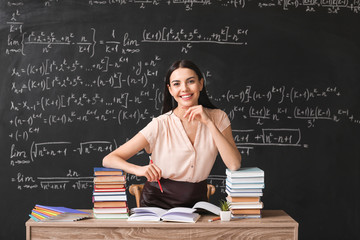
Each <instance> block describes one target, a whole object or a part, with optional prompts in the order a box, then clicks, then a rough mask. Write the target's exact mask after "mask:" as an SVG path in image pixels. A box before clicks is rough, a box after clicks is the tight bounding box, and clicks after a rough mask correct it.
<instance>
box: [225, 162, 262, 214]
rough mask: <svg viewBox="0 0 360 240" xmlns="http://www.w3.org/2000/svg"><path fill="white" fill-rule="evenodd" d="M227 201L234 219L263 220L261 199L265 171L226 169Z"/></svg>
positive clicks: (256, 169) (250, 168)
mask: <svg viewBox="0 0 360 240" xmlns="http://www.w3.org/2000/svg"><path fill="white" fill-rule="evenodd" d="M226 176H227V177H226V190H225V192H226V193H227V195H228V196H227V197H226V199H227V201H228V202H229V203H230V205H231V206H230V209H231V213H232V217H233V218H261V209H262V208H263V203H262V202H261V200H260V197H261V196H262V195H263V192H262V190H263V189H264V187H265V181H264V171H263V170H261V169H260V168H257V167H247V168H245V167H244V168H241V169H239V170H237V171H230V170H229V169H226Z"/></svg>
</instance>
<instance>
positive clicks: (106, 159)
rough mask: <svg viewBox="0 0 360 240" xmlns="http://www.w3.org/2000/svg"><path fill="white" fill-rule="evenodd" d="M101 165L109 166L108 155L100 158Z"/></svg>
mask: <svg viewBox="0 0 360 240" xmlns="http://www.w3.org/2000/svg"><path fill="white" fill-rule="evenodd" d="M102 165H103V167H106V168H111V160H110V158H109V155H106V156H105V157H104V158H103V160H102Z"/></svg>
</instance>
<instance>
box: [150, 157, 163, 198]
mask: <svg viewBox="0 0 360 240" xmlns="http://www.w3.org/2000/svg"><path fill="white" fill-rule="evenodd" d="M149 158H150V157H149ZM150 163H151V164H154V162H153V160H152V159H151V158H150ZM157 182H158V184H159V187H160V191H161V193H163V192H164V191H163V189H162V187H161V184H160V181H159V180H157Z"/></svg>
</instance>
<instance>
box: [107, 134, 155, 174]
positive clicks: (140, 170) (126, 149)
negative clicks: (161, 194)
mask: <svg viewBox="0 0 360 240" xmlns="http://www.w3.org/2000/svg"><path fill="white" fill-rule="evenodd" d="M148 145H149V143H148V141H147V140H146V138H145V137H144V136H143V135H142V134H141V133H138V134H136V135H135V136H134V137H133V138H132V139H130V140H129V141H127V142H126V143H124V144H123V145H121V146H120V147H119V148H117V149H116V150H114V151H113V152H111V153H109V154H108V155H107V156H105V157H104V159H103V166H104V167H109V168H118V169H122V170H124V171H125V172H127V173H130V174H134V175H136V176H145V177H146V178H147V180H148V181H156V180H158V179H160V178H161V169H160V168H158V167H157V166H156V165H155V164H149V165H145V166H138V165H135V164H132V163H129V162H127V160H128V159H129V158H131V157H132V156H134V155H135V154H136V153H138V152H139V151H140V150H141V149H143V148H145V147H146V146H148Z"/></svg>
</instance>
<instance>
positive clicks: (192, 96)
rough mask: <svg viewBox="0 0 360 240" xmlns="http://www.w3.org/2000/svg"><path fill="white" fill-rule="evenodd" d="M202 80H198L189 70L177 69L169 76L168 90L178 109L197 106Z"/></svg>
mask: <svg viewBox="0 0 360 240" xmlns="http://www.w3.org/2000/svg"><path fill="white" fill-rule="evenodd" d="M203 83H204V79H199V77H198V76H197V75H196V73H195V72H194V71H193V70H191V69H190V68H178V69H176V70H175V71H173V72H172V74H171V75H170V83H169V85H168V89H169V92H170V94H171V95H172V96H173V97H174V99H175V100H176V102H177V103H178V107H186V108H188V107H192V106H195V105H197V104H198V100H199V96H200V91H201V90H202V88H203Z"/></svg>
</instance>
